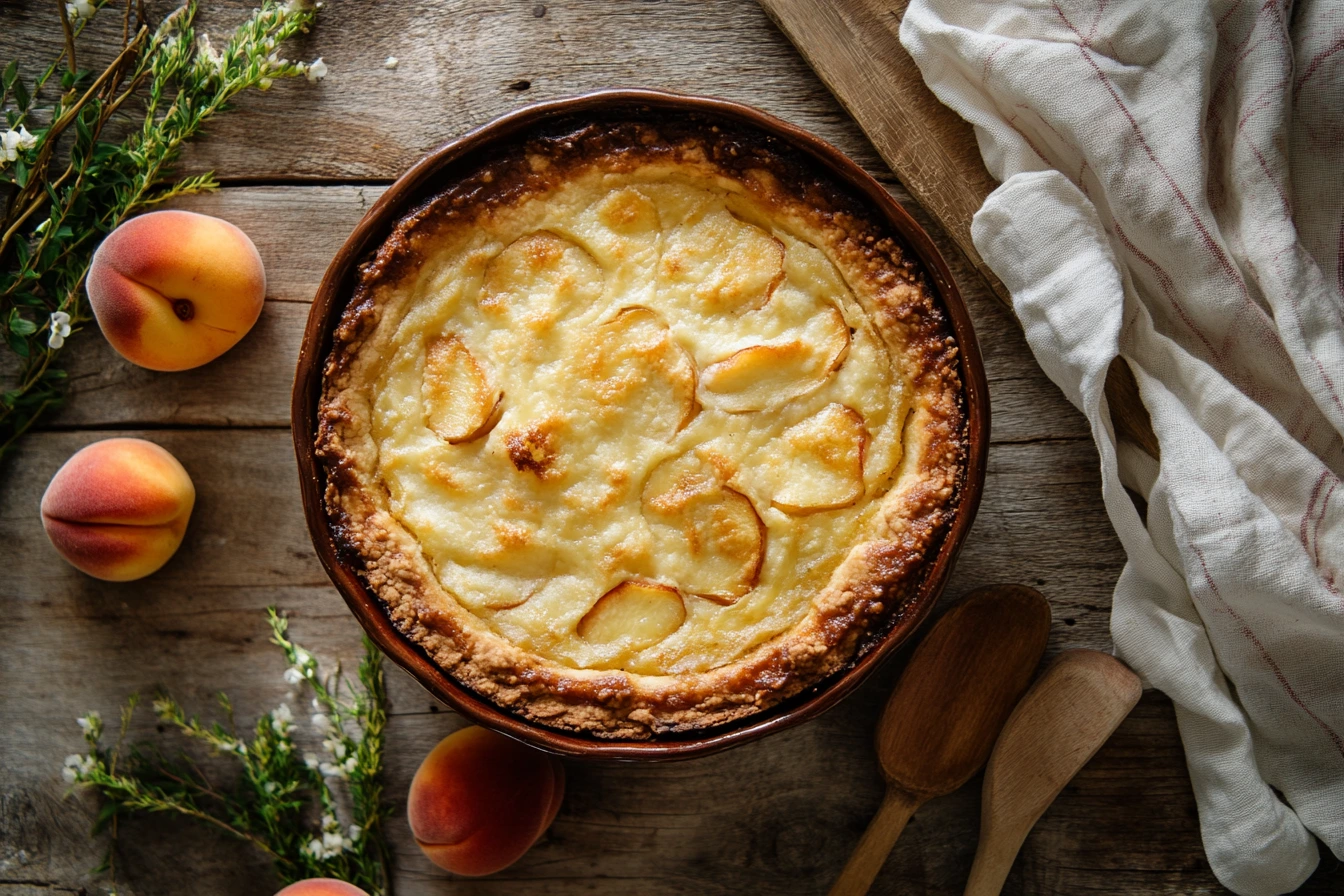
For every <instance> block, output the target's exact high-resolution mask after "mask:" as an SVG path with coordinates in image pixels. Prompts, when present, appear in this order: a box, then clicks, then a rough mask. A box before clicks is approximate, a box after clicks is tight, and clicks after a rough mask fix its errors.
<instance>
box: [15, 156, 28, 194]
mask: <svg viewBox="0 0 1344 896" xmlns="http://www.w3.org/2000/svg"><path fill="white" fill-rule="evenodd" d="M14 183H15V184H17V185H18V186H20V187H22V186H23V185H24V184H26V183H28V164H27V163H26V162H24V161H23V159H19V160H18V161H16V162H15V163H14Z"/></svg>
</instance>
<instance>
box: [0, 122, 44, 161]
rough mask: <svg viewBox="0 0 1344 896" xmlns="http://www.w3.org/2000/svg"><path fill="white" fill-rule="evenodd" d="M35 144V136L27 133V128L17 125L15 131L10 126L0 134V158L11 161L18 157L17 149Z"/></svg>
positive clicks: (31, 146)
mask: <svg viewBox="0 0 1344 896" xmlns="http://www.w3.org/2000/svg"><path fill="white" fill-rule="evenodd" d="M36 145H37V138H36V137H34V136H33V135H32V134H30V133H28V129H27V128H26V127H24V126H23V125H19V129H18V130H17V131H16V130H14V129H13V128H11V129H10V130H8V131H5V132H4V133H3V134H0V160H3V161H6V162H12V161H14V160H15V159H17V158H18V157H19V150H21V149H32V148H33V147H34V146H36Z"/></svg>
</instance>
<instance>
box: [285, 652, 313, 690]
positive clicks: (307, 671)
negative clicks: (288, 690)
mask: <svg viewBox="0 0 1344 896" xmlns="http://www.w3.org/2000/svg"><path fill="white" fill-rule="evenodd" d="M316 677H317V660H315V659H313V655H312V654H311V653H309V652H308V651H306V650H304V649H303V648H302V647H299V648H296V649H295V651H294V665H292V666H290V667H289V668H288V669H286V670H285V681H287V682H289V683H290V684H302V683H303V682H304V681H305V680H306V679H310V678H316Z"/></svg>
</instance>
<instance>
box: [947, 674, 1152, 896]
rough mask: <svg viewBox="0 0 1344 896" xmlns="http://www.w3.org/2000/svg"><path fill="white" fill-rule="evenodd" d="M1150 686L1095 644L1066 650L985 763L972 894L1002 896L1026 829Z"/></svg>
mask: <svg viewBox="0 0 1344 896" xmlns="http://www.w3.org/2000/svg"><path fill="white" fill-rule="evenodd" d="M1142 692H1143V685H1142V684H1140V682H1139V677H1138V676H1137V675H1135V674H1134V673H1133V672H1131V671H1129V669H1128V667H1126V666H1125V664H1124V663H1122V662H1120V661H1119V660H1117V659H1116V658H1115V657H1113V656H1110V655H1109V654H1105V653H1100V652H1098V651H1095V650H1070V651H1066V652H1065V653H1062V654H1060V655H1059V657H1057V658H1056V659H1055V661H1054V662H1053V663H1051V664H1050V667H1049V668H1048V669H1046V670H1045V672H1043V673H1042V674H1041V677H1040V678H1039V679H1038V680H1037V681H1036V683H1035V684H1034V685H1032V687H1031V690H1030V691H1028V692H1027V695H1026V696H1025V697H1023V698H1022V702H1021V703H1019V704H1018V705H1017V709H1015V710H1013V714H1012V715H1011V716H1009V718H1008V721H1007V722H1005V723H1004V726H1003V733H1002V734H1000V735H999V740H998V743H996V744H995V745H994V752H993V754H992V755H991V756H990V758H989V767H988V768H987V769H986V770H985V789H984V795H983V797H982V801H981V815H980V845H979V847H978V848H977V849H976V852H975V863H974V864H973V865H972V866H971V878H970V881H969V882H967V884H966V896H997V894H998V893H999V892H1000V891H1001V890H1002V889H1003V882H1004V881H1005V880H1007V879H1008V871H1009V870H1010V869H1011V868H1012V867H1013V860H1014V859H1016V858H1017V853H1018V850H1020V849H1021V848H1022V841H1024V840H1025V839H1026V837H1027V832H1028V831H1030V830H1031V828H1032V826H1033V825H1035V824H1036V820H1037V819H1039V818H1040V817H1041V813H1043V812H1045V810H1046V808H1047V807H1048V806H1049V805H1050V804H1051V803H1053V802H1054V801H1055V797H1057V796H1059V792H1060V791H1061V790H1063V789H1064V785H1065V784H1067V783H1069V782H1070V781H1072V780H1073V776H1074V775H1076V774H1078V771H1079V770H1080V769H1081V768H1082V767H1083V766H1084V765H1086V764H1087V762H1088V760H1089V759H1091V758H1092V757H1093V756H1095V755H1096V753H1097V750H1099V749H1101V745H1102V744H1104V743H1105V742H1106V741H1107V740H1108V739H1109V738H1110V736H1111V734H1112V733H1113V732H1114V731H1115V729H1116V728H1118V727H1119V726H1120V723H1121V722H1122V721H1124V719H1125V716H1127V715H1129V711H1130V710H1131V709H1133V708H1134V704H1135V703H1138V702H1139V695H1140V694H1141V693H1142Z"/></svg>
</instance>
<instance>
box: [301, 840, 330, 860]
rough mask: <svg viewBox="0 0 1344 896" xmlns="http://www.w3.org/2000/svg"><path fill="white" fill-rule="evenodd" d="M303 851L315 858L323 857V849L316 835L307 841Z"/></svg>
mask: <svg viewBox="0 0 1344 896" xmlns="http://www.w3.org/2000/svg"><path fill="white" fill-rule="evenodd" d="M303 851H304V852H306V853H308V855H310V856H312V857H313V858H315V859H321V858H325V856H323V852H325V850H323V849H322V841H321V840H318V839H317V838H316V837H314V838H313V839H312V840H309V841H308V845H307V846H305V847H304V848H303Z"/></svg>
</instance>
